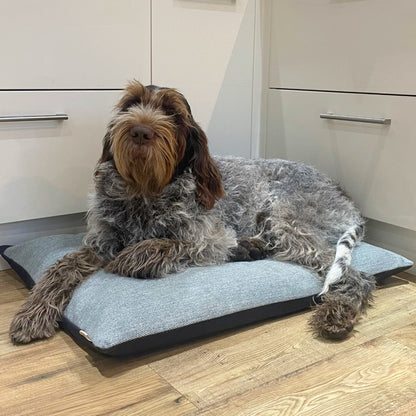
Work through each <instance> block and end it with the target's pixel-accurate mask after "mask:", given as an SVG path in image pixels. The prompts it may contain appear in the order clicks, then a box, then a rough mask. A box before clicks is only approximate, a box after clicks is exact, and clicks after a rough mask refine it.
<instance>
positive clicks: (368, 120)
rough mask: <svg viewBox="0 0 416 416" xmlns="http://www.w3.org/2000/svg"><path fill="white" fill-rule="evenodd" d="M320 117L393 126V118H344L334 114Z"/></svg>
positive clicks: (325, 114)
mask: <svg viewBox="0 0 416 416" xmlns="http://www.w3.org/2000/svg"><path fill="white" fill-rule="evenodd" d="M319 117H321V118H327V119H330V120H345V121H358V122H361V123H373V124H391V118H373V117H357V116H343V115H340V114H332V113H323V114H320V115H319Z"/></svg>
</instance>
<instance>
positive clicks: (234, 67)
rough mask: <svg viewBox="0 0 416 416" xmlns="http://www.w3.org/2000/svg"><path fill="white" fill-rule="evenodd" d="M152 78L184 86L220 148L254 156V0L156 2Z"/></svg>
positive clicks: (199, 118)
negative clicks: (252, 150) (252, 152)
mask: <svg viewBox="0 0 416 416" xmlns="http://www.w3.org/2000/svg"><path fill="white" fill-rule="evenodd" d="M152 13H153V32H152V40H153V43H152V44H153V48H152V56H153V66H152V74H153V83H154V84H156V85H160V86H169V87H175V88H177V89H179V90H180V91H181V92H182V93H183V94H184V95H185V97H186V98H187V99H188V101H189V104H190V105H191V108H192V111H193V113H194V116H195V119H196V120H197V121H198V122H199V123H200V125H201V126H202V127H203V128H204V129H205V131H206V132H207V134H208V139H209V142H210V148H211V151H212V152H213V153H217V154H235V155H241V156H250V150H251V149H250V140H251V117H252V114H251V113H252V83H253V47H254V19H255V1H254V0H236V1H222V2H209V1H208V2H201V1H198V0H186V1H180V0H179V1H177V0H158V1H156V2H154V3H153V12H152Z"/></svg>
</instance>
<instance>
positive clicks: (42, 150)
mask: <svg viewBox="0 0 416 416" xmlns="http://www.w3.org/2000/svg"><path fill="white" fill-rule="evenodd" d="M119 94H120V92H119V91H64V92H62V91H59V92H57V91H36V92H34V91H24V92H21V91H7V92H6V91H2V92H0V114H10V113H12V114H18V115H25V114H51V113H64V114H67V115H68V120H65V121H34V122H23V123H21V122H12V123H0V224H1V223H7V222H12V221H21V220H27V219H32V218H41V217H50V216H55V215H62V214H70V213H75V212H83V211H85V210H86V201H87V193H88V187H89V185H90V184H91V183H92V173H93V169H94V167H95V164H96V162H97V160H98V158H99V157H100V154H101V141H102V138H103V137H104V134H105V130H106V124H107V122H108V121H109V117H110V114H111V109H112V107H113V106H114V103H115V102H116V101H117V99H118V96H119Z"/></svg>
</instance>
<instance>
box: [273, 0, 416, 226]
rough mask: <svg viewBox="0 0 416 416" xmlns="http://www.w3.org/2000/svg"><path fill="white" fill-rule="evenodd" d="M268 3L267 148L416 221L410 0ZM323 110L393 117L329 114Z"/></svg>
mask: <svg viewBox="0 0 416 416" xmlns="http://www.w3.org/2000/svg"><path fill="white" fill-rule="evenodd" d="M269 5H270V10H271V13H270V16H271V19H270V20H271V21H270V27H271V36H270V39H271V42H270V50H269V56H270V61H269V84H268V87H269V89H268V106H267V116H268V123H267V124H268V125H267V138H266V147H267V149H266V156H267V157H280V158H287V159H292V160H299V161H303V162H306V163H309V164H312V165H315V166H316V167H317V168H318V169H320V170H322V171H324V172H326V173H327V174H329V175H330V176H331V177H332V178H334V179H335V180H337V181H339V182H340V184H341V185H342V186H343V188H345V189H346V190H347V192H348V193H349V194H350V195H351V196H352V197H353V199H354V200H355V201H356V202H357V204H358V205H359V207H360V209H361V210H362V212H363V214H364V215H365V216H366V217H368V218H370V219H375V220H378V221H381V222H385V223H388V224H391V225H392V226H397V227H402V228H406V229H408V230H414V231H416V214H415V213H416V179H415V178H416V168H415V163H414V155H415V154H416V139H415V133H414V127H413V125H414V114H415V112H416V78H415V77H414V70H413V68H415V67H416V42H415V39H416V25H415V18H416V3H415V2H414V1H411V0H399V1H396V2H391V1H388V0H365V1H332V0H294V1H293V0H281V1H270V3H269ZM320 113H334V114H340V115H348V116H359V117H369V118H391V120H392V121H391V125H378V124H368V123H362V122H352V121H336V120H326V119H321V118H320V117H319V115H320ZM402 228H401V229H402Z"/></svg>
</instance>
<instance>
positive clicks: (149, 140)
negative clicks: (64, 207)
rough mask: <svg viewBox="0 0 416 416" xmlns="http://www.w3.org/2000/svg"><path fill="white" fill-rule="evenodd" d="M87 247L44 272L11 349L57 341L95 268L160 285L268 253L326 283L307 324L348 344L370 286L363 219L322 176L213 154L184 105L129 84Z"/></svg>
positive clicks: (111, 132) (112, 127)
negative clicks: (360, 263) (361, 245)
mask: <svg viewBox="0 0 416 416" xmlns="http://www.w3.org/2000/svg"><path fill="white" fill-rule="evenodd" d="M94 179H95V190H94V192H93V194H92V195H91V200H90V209H89V213H88V232H87V235H86V237H85V239H84V242H83V246H82V247H81V249H80V250H79V251H77V252H75V253H72V254H69V255H66V256H65V257H64V258H63V259H61V260H59V261H58V262H56V263H55V264H54V265H53V266H52V267H50V268H49V269H48V271H47V272H46V274H45V276H44V277H43V279H42V280H41V281H40V282H39V283H38V284H37V285H36V286H35V287H34V289H33V291H32V292H31V294H30V296H29V298H28V300H27V301H26V303H25V304H24V305H23V307H22V309H21V310H20V311H19V312H18V313H17V315H16V317H15V318H14V320H13V322H12V325H11V328H10V335H11V338H12V340H13V342H15V343H26V342H30V341H31V340H34V339H39V338H46V337H50V336H51V335H53V334H54V332H55V329H56V328H57V326H58V321H59V320H60V318H61V316H62V312H63V310H64V308H65V306H66V305H67V304H68V302H69V300H70V298H71V295H72V293H73V291H74V289H75V288H76V286H77V285H78V284H80V283H81V282H82V281H83V280H85V279H86V278H87V277H88V276H89V275H91V274H92V273H93V272H94V271H96V270H98V269H100V268H105V270H107V271H109V272H113V273H117V274H119V275H122V276H130V277H136V278H157V277H162V276H165V275H167V274H169V273H172V272H176V271H178V270H181V269H184V268H186V267H189V266H205V265H211V264H220V263H224V262H228V261H251V260H258V259H263V258H266V257H272V258H275V259H278V260H288V261H292V262H296V263H298V264H300V265H302V266H305V267H308V268H309V269H311V270H313V271H315V272H316V273H317V274H318V275H319V276H321V278H322V279H323V280H324V287H323V290H322V293H321V295H322V300H323V302H322V304H320V305H318V306H317V307H316V310H315V312H314V315H313V316H312V318H311V320H310V324H311V326H312V327H313V328H314V330H315V331H316V332H317V333H318V334H319V335H321V336H324V337H328V338H338V339H341V338H345V337H346V336H347V335H348V333H349V332H350V331H351V330H352V328H353V325H354V323H355V322H356V321H357V320H358V319H359V316H360V314H361V313H363V312H364V311H365V310H366V308H367V306H368V304H369V302H370V300H371V291H372V289H373V287H374V279H373V278H372V277H368V276H366V275H364V274H362V273H360V272H358V271H357V270H355V269H353V268H352V267H351V266H350V260H351V251H352V249H353V248H354V246H355V245H356V244H357V242H359V241H360V240H361V238H362V237H363V233H364V221H363V219H362V217H361V216H360V213H359V212H358V210H357V209H356V207H355V206H354V204H353V202H351V200H350V199H349V198H348V197H347V196H346V195H345V194H344V193H343V192H342V190H341V189H340V188H339V187H338V186H337V185H335V184H334V183H333V182H332V181H331V180H329V179H328V178H327V177H325V176H323V175H322V174H320V173H318V172H317V171H316V170H315V169H313V168H311V167H308V166H305V165H303V164H300V163H294V162H288V161H284V160H245V159H242V158H236V157H216V158H212V157H211V156H210V154H209V151H208V146H207V138H206V136H205V134H204V132H203V131H202V130H201V128H200V127H199V126H198V125H197V124H196V123H195V121H194V119H193V117H192V113H191V109H190V107H189V105H188V103H187V101H186V99H185V98H184V97H183V95H181V94H180V93H179V92H177V91H176V90H174V89H170V88H159V87H156V86H153V85H150V86H147V87H145V86H143V85H142V84H140V83H139V82H136V81H134V82H131V83H130V84H129V85H128V86H127V88H126V90H125V91H124V94H123V96H122V98H121V100H120V102H119V103H118V105H117V107H116V114H115V116H114V118H113V119H112V121H111V122H110V124H109V126H108V131H107V133H106V135H105V137H104V142H103V152H102V156H101V159H100V160H99V162H98V165H97V168H96V170H95V175H94Z"/></svg>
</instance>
